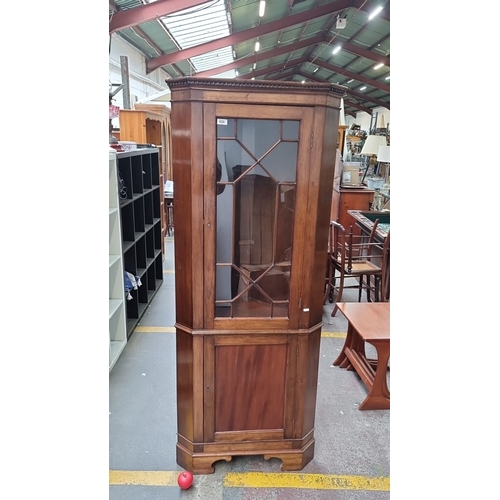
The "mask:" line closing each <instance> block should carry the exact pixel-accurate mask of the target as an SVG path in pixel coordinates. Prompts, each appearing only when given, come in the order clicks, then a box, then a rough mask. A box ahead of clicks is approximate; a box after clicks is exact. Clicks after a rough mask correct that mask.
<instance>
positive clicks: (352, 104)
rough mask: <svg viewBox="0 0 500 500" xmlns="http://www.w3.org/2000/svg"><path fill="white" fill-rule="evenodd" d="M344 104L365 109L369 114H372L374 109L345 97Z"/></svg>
mask: <svg viewBox="0 0 500 500" xmlns="http://www.w3.org/2000/svg"><path fill="white" fill-rule="evenodd" d="M344 106H350V107H351V108H356V109H359V111H364V112H365V113H368V114H369V115H371V114H372V111H373V110H372V109H370V108H365V106H361V104H357V103H356V102H352V101H349V100H347V99H344Z"/></svg>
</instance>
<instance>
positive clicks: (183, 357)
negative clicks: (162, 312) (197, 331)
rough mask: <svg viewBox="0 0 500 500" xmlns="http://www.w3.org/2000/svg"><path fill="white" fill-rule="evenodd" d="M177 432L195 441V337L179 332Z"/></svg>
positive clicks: (177, 341) (177, 350) (177, 345)
mask: <svg viewBox="0 0 500 500" xmlns="http://www.w3.org/2000/svg"><path fill="white" fill-rule="evenodd" d="M176 355H177V431H178V433H179V434H180V435H182V436H184V437H185V438H187V439H189V440H191V441H193V437H194V402H193V392H194V391H193V359H194V358H193V337H192V336H191V335H189V334H188V333H185V332H183V331H181V330H177V333H176Z"/></svg>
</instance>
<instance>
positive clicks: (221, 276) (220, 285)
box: [215, 266, 232, 300]
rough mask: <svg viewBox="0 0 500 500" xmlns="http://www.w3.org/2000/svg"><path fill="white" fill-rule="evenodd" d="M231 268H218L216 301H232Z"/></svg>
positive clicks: (216, 274)
mask: <svg viewBox="0 0 500 500" xmlns="http://www.w3.org/2000/svg"><path fill="white" fill-rule="evenodd" d="M231 276H232V273H231V267H230V266H217V267H216V273H215V300H231V299H232V295H231Z"/></svg>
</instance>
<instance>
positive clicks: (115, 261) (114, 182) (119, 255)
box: [109, 151, 127, 371]
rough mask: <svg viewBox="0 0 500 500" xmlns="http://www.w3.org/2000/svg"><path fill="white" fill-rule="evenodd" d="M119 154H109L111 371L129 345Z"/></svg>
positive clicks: (112, 152)
mask: <svg viewBox="0 0 500 500" xmlns="http://www.w3.org/2000/svg"><path fill="white" fill-rule="evenodd" d="M116 156H117V154H116V152H114V151H110V153H109V371H111V370H112V369H113V366H114V365H115V363H116V361H117V360H118V358H119V356H120V354H121V353H122V351H123V349H124V348H125V345H126V343H127V332H126V317H125V288H124V279H123V249H122V235H121V219H120V208H119V207H120V200H119V194H118V164H117V158H116Z"/></svg>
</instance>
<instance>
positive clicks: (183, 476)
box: [177, 471, 194, 490]
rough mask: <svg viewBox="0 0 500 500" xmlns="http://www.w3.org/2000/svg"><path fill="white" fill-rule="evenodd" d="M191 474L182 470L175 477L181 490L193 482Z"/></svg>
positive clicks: (186, 488) (189, 486)
mask: <svg viewBox="0 0 500 500" xmlns="http://www.w3.org/2000/svg"><path fill="white" fill-rule="evenodd" d="M193 479H194V478H193V474H191V472H189V471H184V472H181V473H180V474H179V477H178V478H177V484H178V485H179V486H180V488H181V490H188V489H189V488H191V486H192V484H193Z"/></svg>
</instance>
